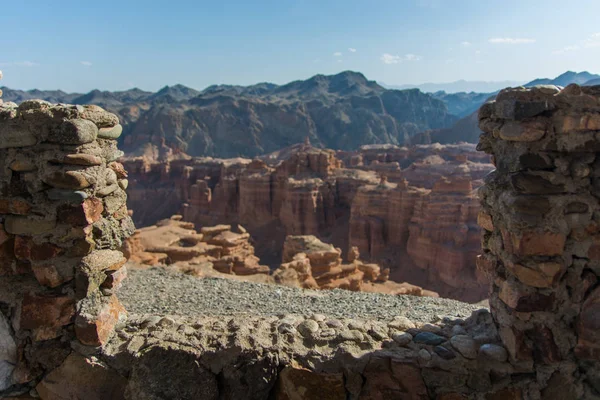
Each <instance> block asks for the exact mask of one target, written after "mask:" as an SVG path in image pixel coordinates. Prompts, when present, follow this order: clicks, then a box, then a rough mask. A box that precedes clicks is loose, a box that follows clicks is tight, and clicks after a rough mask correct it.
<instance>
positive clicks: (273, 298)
mask: <svg viewBox="0 0 600 400" xmlns="http://www.w3.org/2000/svg"><path fill="white" fill-rule="evenodd" d="M149 287H151V288H152V289H153V290H148V288H149ZM167 288H168V292H167V291H166V289H167ZM118 296H119V298H120V299H121V300H122V301H123V304H124V305H125V307H126V308H127V309H128V310H129V317H128V320H127V321H126V322H124V323H121V324H120V325H118V326H117V327H116V331H115V333H114V334H113V336H112V337H111V338H110V340H109V341H108V343H107V344H106V345H105V346H103V347H102V348H95V347H87V346H80V345H78V346H77V347H76V350H77V351H78V352H79V354H78V355H72V356H71V357H69V359H67V360H66V361H65V363H64V364H63V365H62V366H60V367H59V368H58V369H56V370H54V371H53V372H52V373H51V374H50V375H49V376H48V377H47V378H46V379H45V380H44V381H42V383H41V384H40V385H38V388H37V389H38V392H40V394H42V395H44V394H46V393H54V394H55V395H56V396H57V397H48V398H57V399H58V398H81V396H82V395H83V391H85V392H86V393H87V391H88V390H89V389H88V388H89V385H94V384H96V383H97V382H98V381H100V382H105V383H107V385H103V388H104V390H105V393H107V392H106V390H109V392H110V395H111V396H112V397H111V398H127V399H219V398H220V399H267V398H277V399H279V398H281V399H315V398H324V399H346V398H350V399H359V398H364V399H395V398H398V399H404V398H406V399H428V398H441V399H454V398H481V399H495V398H498V399H511V398H521V397H520V396H521V392H522V391H523V390H525V388H526V386H527V384H528V382H527V379H524V377H521V378H520V379H521V380H520V383H519V384H516V385H515V383H514V382H512V378H511V377H512V376H513V375H515V374H517V375H518V374H519V371H518V370H516V369H515V368H513V367H512V366H511V365H510V364H509V363H508V362H507V354H506V351H505V350H504V348H502V347H501V346H498V345H497V344H498V343H499V339H498V336H497V332H496V328H495V326H494V324H493V320H492V318H491V314H490V313H489V311H488V310H487V309H484V308H483V309H482V308H478V307H477V306H474V305H470V304H464V303H460V302H457V301H454V300H445V299H434V298H424V297H412V296H390V295H378V294H365V293H354V292H349V291H342V290H333V291H311V290H302V289H293V288H284V287H280V286H276V285H263V284H253V283H247V282H237V281H231V280H222V279H197V278H194V277H190V276H188V275H184V274H180V273H175V272H168V271H165V270H164V269H159V268H151V269H146V270H135V269H133V268H129V276H128V279H127V280H126V281H125V283H124V285H123V286H122V288H121V289H120V290H119V292H118ZM248 304H250V305H251V307H247V305H248ZM365 305H366V307H365ZM154 310H156V311H158V312H154ZM371 316H373V317H371ZM84 357H87V361H86V358H84ZM91 360H95V361H91ZM92 369H93V370H94V373H91V372H90V374H85V373H82V370H90V371H91V370H92ZM125 377H128V379H126V378H125ZM88 378H89V379H90V380H91V381H89V382H88ZM65 381H69V382H73V384H72V385H69V386H68V387H65V386H64V385H63V386H61V385H60V384H59V383H58V382H65ZM109 382H110V384H108V383H109ZM509 383H512V386H511V388H510V389H507V385H508V384H509ZM463 394H464V396H465V397H461V396H462V395H463ZM457 396H458V397H457ZM494 396H500V397H494ZM86 398H90V397H86ZM98 398H102V397H98Z"/></svg>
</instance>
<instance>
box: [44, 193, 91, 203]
mask: <svg viewBox="0 0 600 400" xmlns="http://www.w3.org/2000/svg"><path fill="white" fill-rule="evenodd" d="M46 196H48V199H50V200H63V201H68V202H69V203H74V204H78V203H81V202H82V201H83V200H85V199H87V198H88V197H89V196H88V195H87V193H85V192H82V191H79V190H61V189H50V190H48V191H46Z"/></svg>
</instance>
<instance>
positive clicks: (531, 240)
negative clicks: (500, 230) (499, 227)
mask: <svg viewBox="0 0 600 400" xmlns="http://www.w3.org/2000/svg"><path fill="white" fill-rule="evenodd" d="M510 240H511V243H512V250H513V252H514V254H516V255H518V256H559V255H562V254H563V250H564V247H565V241H566V237H565V235H562V234H560V233H554V232H535V231H526V232H523V233H522V234H521V235H518V234H516V233H513V232H511V233H510ZM505 246H506V243H505Z"/></svg>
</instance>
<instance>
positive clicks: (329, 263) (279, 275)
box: [273, 235, 437, 297]
mask: <svg viewBox="0 0 600 400" xmlns="http://www.w3.org/2000/svg"><path fill="white" fill-rule="evenodd" d="M341 253H342V251H341V250H340V249H339V248H335V247H333V245H331V244H327V243H323V242H322V241H320V240H319V239H318V238H316V237H315V236H311V235H305V236H288V237H286V239H285V243H284V245H283V264H281V266H279V268H277V269H276V270H275V271H274V272H273V278H274V279H275V282H276V283H279V284H283V285H286V286H292V287H300V288H305V289H346V290H352V291H357V292H358V291H362V292H376V293H387V294H393V295H400V294H410V295H413V296H432V297H437V293H435V292H431V291H428V290H423V289H422V288H420V287H418V286H415V285H411V284H409V283H397V282H392V281H389V280H388V279H389V274H390V271H389V269H387V268H381V267H380V266H379V265H377V264H370V263H364V262H362V261H361V260H360V259H359V257H360V253H359V250H358V248H356V247H352V248H351V249H350V251H349V253H348V257H347V261H348V263H346V264H344V263H343V261H342V257H341Z"/></svg>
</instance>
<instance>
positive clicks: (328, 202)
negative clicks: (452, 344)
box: [124, 143, 493, 300]
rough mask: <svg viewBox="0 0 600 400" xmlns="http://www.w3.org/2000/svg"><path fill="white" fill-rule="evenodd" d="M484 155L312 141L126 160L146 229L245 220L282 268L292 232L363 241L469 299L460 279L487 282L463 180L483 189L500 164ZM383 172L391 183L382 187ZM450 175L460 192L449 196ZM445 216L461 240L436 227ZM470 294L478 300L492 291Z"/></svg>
mask: <svg viewBox="0 0 600 400" xmlns="http://www.w3.org/2000/svg"><path fill="white" fill-rule="evenodd" d="M336 155H337V156H339V157H341V159H342V160H344V162H345V163H346V165H347V168H343V167H342V162H341V161H340V159H338V158H337V157H336ZM480 161H485V160H484V159H482V156H481V155H480V154H478V153H477V152H476V151H475V148H474V146H473V145H467V144H459V145H421V146H414V147H410V148H406V147H404V148H400V147H396V146H390V145H386V146H365V147H363V148H361V150H360V151H359V152H354V153H353V152H337V153H336V152H333V151H330V150H321V149H317V148H314V147H312V146H310V144H308V143H303V144H298V145H294V146H291V147H289V148H286V149H282V150H281V151H278V152H276V153H272V154H269V155H266V156H264V157H261V158H260V159H255V160H247V159H230V160H218V159H212V158H201V159H192V160H186V159H174V160H171V161H170V162H169V164H168V168H166V166H162V167H161V166H160V165H159V164H156V163H154V164H153V163H150V162H149V161H147V160H140V159H133V160H128V161H125V162H124V163H125V165H126V167H127V169H128V170H129V171H131V173H130V178H129V180H130V182H131V183H130V190H129V191H130V193H131V194H130V199H131V200H130V203H129V206H130V207H131V208H132V209H133V210H134V214H133V216H134V219H135V220H136V223H137V224H138V226H143V225H148V224H150V223H154V222H155V221H156V220H158V219H159V218H157V216H160V217H161V218H165V217H168V216H169V215H172V214H173V213H175V212H177V211H180V212H181V213H182V215H183V219H184V220H186V221H190V222H193V223H194V224H196V226H211V225H216V224H221V223H225V224H238V223H239V224H243V225H244V226H246V227H247V228H248V229H249V231H250V232H251V233H252V234H253V237H254V238H255V239H257V240H258V241H257V251H258V255H259V256H260V257H261V259H263V260H264V261H265V262H267V263H268V264H270V265H272V266H276V265H278V261H279V255H280V252H281V248H282V246H283V239H284V238H285V236H286V235H291V234H294V235H316V236H318V237H319V238H321V239H323V240H325V241H327V242H330V243H333V244H334V245H335V246H338V247H340V248H342V249H343V250H344V251H346V250H348V249H349V247H351V246H356V247H358V248H359V249H360V252H361V253H362V254H363V257H364V258H365V259H366V260H371V261H374V262H377V263H380V264H382V265H385V266H386V267H390V268H391V269H392V276H393V277H394V279H402V280H408V281H410V282H414V283H417V284H419V285H426V286H427V285H429V286H428V287H435V289H436V290H437V291H440V292H441V293H443V294H444V295H448V296H452V297H458V298H461V299H467V298H465V297H462V296H464V295H465V293H466V292H465V293H463V292H462V291H461V290H458V291H457V290H456V285H457V283H459V282H462V281H463V280H464V282H466V283H465V284H464V285H462V286H467V287H471V286H473V285H475V286H480V287H482V286H481V284H480V283H478V282H477V279H476V277H475V276H474V274H473V273H472V271H474V270H475V256H474V252H473V251H472V249H471V245H472V244H473V243H475V240H474V239H473V238H474V237H477V236H478V234H479V233H478V232H479V230H478V228H477V227H475V217H474V215H475V214H476V209H477V207H478V206H477V204H475V203H476V202H473V194H472V190H466V189H465V188H463V189H460V188H459V187H458V186H457V185H458V183H457V182H458V180H460V179H462V180H465V182H466V181H470V182H471V183H470V184H471V185H472V188H473V189H476V188H477V187H479V186H480V185H481V183H482V178H483V176H484V175H485V174H486V173H488V172H489V171H490V170H491V169H492V168H493V167H492V165H491V164H489V163H485V162H480ZM378 175H379V176H385V177H386V178H387V181H388V182H385V183H384V184H378V182H379V180H380V179H379V178H378ZM446 178H448V179H450V181H451V183H450V186H452V187H453V188H458V189H460V190H457V191H454V192H452V191H451V193H445V192H444V189H443V184H442V181H443V179H446ZM436 182H439V183H438V184H435V183H436ZM434 185H435V186H436V187H435V188H434ZM452 190H454V189H452ZM443 198H444V199H445V200H444V199H443ZM148 199H152V201H148ZM155 199H158V201H156V200H155ZM444 201H446V202H447V203H448V204H449V205H452V206H451V207H450V208H449V209H448V210H446V211H441V210H439V209H438V208H439V207H438V206H437V205H436V204H438V203H440V204H445V203H444ZM157 204H158V205H157ZM460 205H462V208H461V207H459V206H460ZM167 213H168V214H167ZM446 214H447V215H446ZM446 220H447V221H446ZM438 221H440V224H441V225H440V227H441V230H453V231H454V232H455V233H454V235H457V237H459V239H457V240H450V239H448V240H447V237H449V236H448V235H446V236H444V235H442V236H440V234H438V233H435V226H437V225H436V224H437V223H438ZM452 221H460V222H457V225H454V226H452V224H453V223H454V222H452ZM432 224H433V227H432V226H431V225H432ZM458 224H460V226H459V225H458ZM446 225H448V226H446ZM464 226H467V227H468V228H467V229H466V232H467V233H462V232H463V231H465V228H464ZM409 227H410V229H409ZM436 235H437V236H436ZM450 236H451V235H450ZM463 236H465V237H466V239H465V238H464V237H463ZM409 238H410V240H409ZM457 273H458V275H457ZM432 285H433V286H432ZM469 293H470V294H473V296H475V298H473V299H476V300H478V299H480V298H481V297H482V296H483V295H484V292H483V291H479V290H470V291H469ZM469 299H471V297H469Z"/></svg>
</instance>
